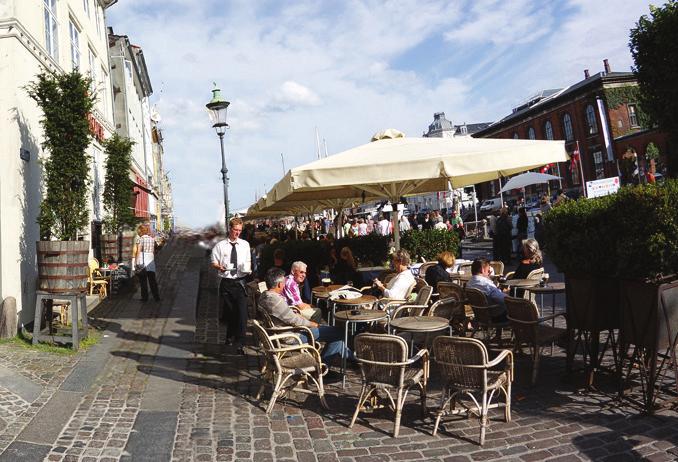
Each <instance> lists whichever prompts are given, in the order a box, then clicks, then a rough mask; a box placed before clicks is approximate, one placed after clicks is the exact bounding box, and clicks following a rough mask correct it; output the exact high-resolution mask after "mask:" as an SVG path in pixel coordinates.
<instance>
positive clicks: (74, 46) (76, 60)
mask: <svg viewBox="0 0 678 462" xmlns="http://www.w3.org/2000/svg"><path fill="white" fill-rule="evenodd" d="M68 29H69V32H70V36H71V63H72V64H73V69H78V68H79V67H80V31H79V30H78V27H77V26H76V25H75V24H73V21H71V22H70V23H69V24H68Z"/></svg>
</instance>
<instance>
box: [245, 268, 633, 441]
mask: <svg viewBox="0 0 678 462" xmlns="http://www.w3.org/2000/svg"><path fill="white" fill-rule="evenodd" d="M429 267H430V265H428V264H426V263H424V264H416V265H413V267H412V268H411V271H412V272H413V273H414V275H415V276H416V284H415V285H414V286H413V287H412V294H411V295H410V296H409V297H408V300H395V301H394V300H386V301H382V302H380V300H378V299H377V297H375V296H372V295H365V294H363V293H361V292H360V291H359V289H358V288H354V287H349V286H340V285H335V284H331V282H330V281H327V280H326V279H325V280H324V284H323V285H322V286H317V287H313V304H314V305H315V306H317V307H320V308H321V309H322V311H323V314H324V317H325V319H326V320H327V321H328V322H329V324H331V325H334V326H336V327H337V328H339V329H341V330H342V331H343V332H344V334H345V337H344V338H345V340H346V344H347V345H348V346H349V348H351V349H353V351H354V352H355V355H356V362H354V363H352V364H351V363H349V362H348V361H347V360H346V358H341V360H337V361H333V362H331V363H330V364H323V363H322V361H321V360H320V350H321V348H322V345H321V344H318V343H314V344H313V345H306V344H303V342H302V341H301V340H300V338H301V337H299V335H298V333H299V331H300V330H301V329H298V328H280V327H276V326H275V325H274V323H273V321H272V320H271V319H270V317H269V316H268V315H267V314H266V313H265V312H263V311H262V310H256V316H254V317H255V318H256V319H257V321H256V322H255V329H257V336H256V342H255V343H256V344H255V345H254V347H255V349H256V350H257V352H258V353H259V355H260V356H259V359H258V364H259V370H258V371H256V372H255V373H254V374H253V375H254V376H256V378H257V380H258V381H259V384H260V387H259V388H258V393H257V394H256V399H255V400H254V401H255V402H256V403H259V405H260V406H261V407H262V408H263V409H266V412H267V413H269V414H270V413H272V412H274V410H275V408H276V406H278V407H280V406H285V407H289V406H298V407H300V408H302V409H303V408H309V409H313V410H314V411H317V412H319V413H320V414H321V415H328V416H334V417H333V418H336V419H338V420H340V421H342V422H345V424H346V425H347V426H348V427H352V426H353V425H354V424H356V422H357V423H358V424H362V425H367V426H368V427H369V426H370V425H371V424H370V422H371V421H373V422H378V421H382V422H383V420H384V419H385V420H388V421H390V422H392V425H393V427H392V429H391V430H390V435H391V436H395V437H397V436H398V435H399V432H400V427H401V426H416V427H417V428H418V429H420V430H421V429H424V431H425V432H428V433H430V434H431V435H436V434H443V435H451V436H454V435H457V436H459V435H462V434H463V435H467V436H468V437H467V439H471V440H473V441H474V442H475V443H476V444H480V445H482V444H483V443H484V442H485V441H486V440H487V439H486V434H487V435H490V438H491V434H492V433H491V432H490V433H487V432H488V429H489V428H493V427H495V428H494V431H498V432H501V426H502V423H503V422H510V421H511V403H512V400H513V402H514V403H515V402H516V399H517V400H518V402H519V403H522V402H524V401H529V400H530V394H531V393H535V394H536V393H537V390H538V389H539V387H540V386H542V384H541V382H540V378H541V377H542V376H543V375H544V374H547V375H548V376H549V377H548V378H545V379H543V380H545V381H548V382H551V383H549V384H548V385H544V386H547V387H549V388H550V389H553V387H554V384H553V378H554V371H555V375H556V376H557V377H559V379H558V380H563V381H564V382H563V383H567V384H569V385H567V387H571V385H572V384H575V385H576V387H578V388H579V389H581V390H582V393H584V394H585V393H586V392H587V390H596V385H597V383H598V382H599V381H600V382H603V383H608V387H611V389H612V391H611V395H610V396H611V399H618V398H619V397H621V396H622V395H623V394H624V393H622V392H621V391H619V395H618V396H617V395H616V393H615V392H616V391H617V389H616V388H615V386H614V385H609V384H614V383H618V380H617V377H618V376H617V375H616V374H618V373H619V368H618V366H619V363H618V362H617V355H618V351H617V350H616V348H617V345H615V343H614V339H610V338H607V337H608V335H607V334H605V333H603V334H602V336H601V338H600V344H598V345H596V348H595V349H596V350H597V353H596V357H595V358H593V357H592V356H591V352H590V350H591V348H590V343H589V346H588V347H587V345H586V344H584V343H583V342H582V341H579V342H576V341H575V340H576V336H575V335H574V333H575V332H574V331H573V330H568V328H567V327H568V326H567V318H566V316H565V313H564V292H565V282H563V281H562V275H560V274H554V276H555V279H557V280H550V281H549V280H548V274H545V273H544V271H543V270H541V271H539V272H534V274H530V277H528V278H526V279H519V280H516V279H511V274H510V273H509V274H508V278H506V277H505V276H506V275H505V274H501V273H499V274H497V273H495V274H494V275H493V276H492V279H493V280H494V281H495V283H496V284H498V285H499V286H500V287H507V288H508V291H509V296H507V298H506V307H507V311H508V312H507V320H506V321H502V322H496V320H495V321H493V317H494V316H495V315H496V312H495V311H496V309H497V307H496V306H494V305H492V304H489V303H488V302H487V300H486V298H485V297H484V296H483V294H482V293H481V292H479V291H478V290H475V289H470V288H466V287H465V284H466V282H467V281H468V280H469V279H470V266H469V265H468V264H464V263H463V262H462V264H461V265H457V267H456V268H455V270H454V271H453V273H452V275H453V276H452V277H453V280H454V281H455V282H448V283H440V284H439V286H438V287H435V288H434V287H430V286H428V285H427V284H426V282H425V281H424V272H425V271H426V269H427V268H429ZM493 267H494V268H496V269H497V270H503V265H501V266H500V265H496V264H495V265H493ZM379 276H380V278H382V280H384V281H388V279H389V277H391V276H392V275H389V273H388V271H387V270H384V272H383V273H381V274H380V275H379ZM250 289H251V292H252V293H251V295H252V297H251V301H252V303H253V304H256V300H257V298H258V294H259V293H260V291H261V290H264V287H261V286H257V285H252V286H251V287H250ZM517 289H521V291H522V292H523V293H522V294H521V295H520V296H519V297H517V296H516V295H517V293H518V292H517ZM347 294H348V295H347ZM351 294H352V295H351ZM384 308H385V309H384ZM295 331H296V332H295ZM589 341H590V339H589ZM544 369H548V372H546V373H544V372H540V371H543V370H544ZM628 377H631V376H630V375H629V376H628ZM515 385H518V387H519V389H520V390H521V391H520V395H519V396H517V397H516V396H513V397H512V389H515ZM635 385H638V384H637V383H636V384H635ZM556 386H557V385H556ZM567 387H566V388H567ZM636 388H639V387H636ZM636 391H637V389H636ZM299 392H303V393H304V394H301V393H299ZM309 394H310V396H309ZM613 395H614V396H613ZM624 396H625V398H629V399H628V400H627V401H626V402H627V403H633V402H634V399H635V405H638V403H639V401H642V399H639V398H638V397H637V394H636V395H634V394H633V390H632V389H631V387H629V388H628V390H627V391H626V392H625V395H624ZM633 396H635V398H633ZM276 403H277V404H276ZM497 408H500V409H497ZM375 419H376V420H375ZM460 419H461V420H460ZM469 422H471V423H472V425H473V428H474V429H475V430H474V431H475V432H476V434H475V436H474V437H473V438H470V436H469V431H470V430H469V426H468V425H470V424H469ZM455 427H458V428H457V430H458V432H456V431H455Z"/></svg>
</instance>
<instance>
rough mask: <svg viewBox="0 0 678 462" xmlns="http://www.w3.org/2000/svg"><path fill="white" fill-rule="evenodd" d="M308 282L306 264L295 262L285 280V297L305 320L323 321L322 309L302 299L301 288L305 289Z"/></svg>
mask: <svg viewBox="0 0 678 462" xmlns="http://www.w3.org/2000/svg"><path fill="white" fill-rule="evenodd" d="M305 280H306V263H304V262H302V261H295V262H294V263H292V269H291V271H290V274H289V276H287V278H286V279H285V288H284V290H283V295H284V296H285V298H286V299H287V304H288V305H289V306H291V307H292V308H293V309H295V310H296V311H297V312H299V314H301V315H302V316H303V317H304V318H306V319H309V320H311V321H315V322H320V321H322V311H320V308H313V307H312V306H311V305H309V304H308V303H304V301H303V300H302V299H301V292H300V290H299V288H300V287H303V284H304V281H305Z"/></svg>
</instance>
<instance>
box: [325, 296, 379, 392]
mask: <svg viewBox="0 0 678 462" xmlns="http://www.w3.org/2000/svg"><path fill="white" fill-rule="evenodd" d="M368 297H371V295H368ZM372 298H374V299H375V301H376V297H372ZM337 301H339V300H337ZM343 301H349V300H343ZM387 317H388V313H386V311H381V310H369V309H359V308H353V309H351V310H345V311H340V312H338V313H336V315H335V319H337V320H338V321H344V323H345V324H344V347H346V346H347V345H348V330H349V326H350V327H351V332H354V331H355V325H356V324H359V323H361V322H364V323H372V322H376V321H380V320H382V319H386V318H387ZM341 374H342V379H341V386H342V387H344V388H345V387H346V348H344V349H343V350H341Z"/></svg>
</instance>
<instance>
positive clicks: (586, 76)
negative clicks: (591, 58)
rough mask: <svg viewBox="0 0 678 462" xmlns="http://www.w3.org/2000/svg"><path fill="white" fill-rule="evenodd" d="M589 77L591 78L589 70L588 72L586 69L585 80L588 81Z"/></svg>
mask: <svg viewBox="0 0 678 462" xmlns="http://www.w3.org/2000/svg"><path fill="white" fill-rule="evenodd" d="M589 77H590V75H589V70H588V69H584V78H585V79H588V78H589Z"/></svg>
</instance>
